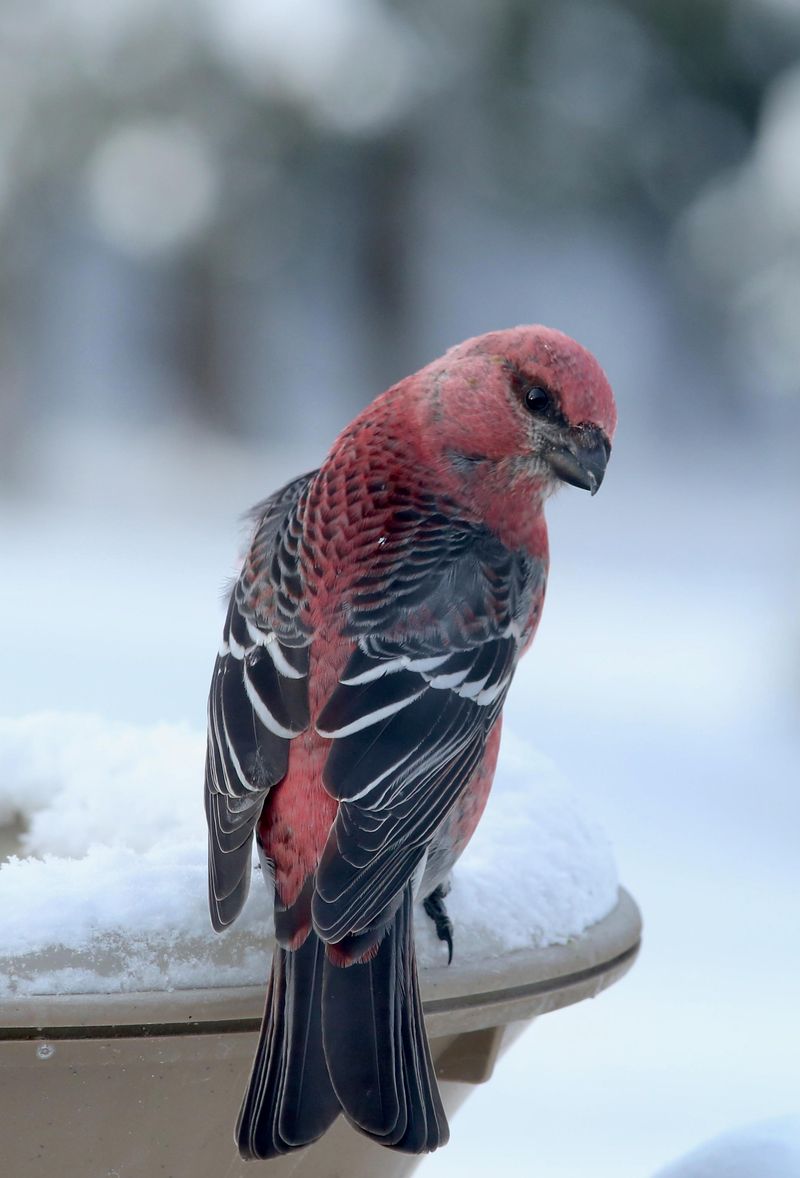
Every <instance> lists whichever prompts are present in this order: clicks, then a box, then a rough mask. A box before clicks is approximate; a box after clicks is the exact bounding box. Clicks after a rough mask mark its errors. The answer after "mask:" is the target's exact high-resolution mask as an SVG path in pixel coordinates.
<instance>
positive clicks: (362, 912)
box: [313, 514, 545, 947]
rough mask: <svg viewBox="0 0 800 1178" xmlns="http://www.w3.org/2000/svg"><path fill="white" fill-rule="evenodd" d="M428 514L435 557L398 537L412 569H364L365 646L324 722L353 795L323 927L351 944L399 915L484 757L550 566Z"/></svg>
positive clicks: (325, 871)
mask: <svg viewBox="0 0 800 1178" xmlns="http://www.w3.org/2000/svg"><path fill="white" fill-rule="evenodd" d="M423 525H424V533H423V536H422V541H421V546H422V550H423V551H424V552H425V553H426V559H425V560H424V561H422V562H418V563H417V564H416V565H415V564H414V562H413V560H411V559H404V555H403V551H402V549H401V548H399V547H398V548H396V550H395V552H394V553H393V556H392V559H393V560H394V561H395V562H396V565H397V566H399V567H395V566H392V565H390V566H389V567H388V568H387V570H386V572H385V574H384V576H383V578H382V580H381V577H380V576H379V574H378V573H377V572H375V571H372V572H371V573H369V574H368V575H367V576H366V577H364V578H362V582H361V585H362V586H363V589H362V590H361V591H360V592H359V593H357V594H356V595H354V598H353V602H352V609H351V615H350V619H349V632H350V633H353V634H356V635H358V646H357V648H356V650H355V652H354V653H353V655H352V657H351V658H350V660H349V662H348V665H347V667H346V668H345V671H344V673H343V674H342V676H341V681H340V683H339V685H338V687H337V688H336V689H335V690H334V692H333V693H332V695H331V697H330V699H329V700H328V702H327V703H326V705H325V707H324V708H323V710H322V712H321V714H320V715H319V717H318V719H317V728H318V731H319V732H320V733H321V734H322V735H324V736H327V737H330V738H331V740H332V746H331V751H330V753H329V755H328V759H327V762H326V765H325V770H324V782H325V786H326V788H327V789H328V791H329V792H330V793H331V794H332V795H333V796H334V797H335V798H337V799H338V800H339V802H340V805H339V813H338V816H337V819H336V822H335V824H334V828H333V830H332V832H331V835H330V838H329V840H328V845H327V847H326V849H325V853H324V855H323V857H322V860H321V862H320V866H319V869H318V871H317V882H316V894H315V896H314V900H313V915H314V924H315V927H316V928H317V930H318V932H319V934H320V936H322V937H323V938H324V939H325V940H327V941H330V942H334V943H341V944H343V945H346V944H348V943H349V942H350V941H354V942H357V943H358V945H359V947H360V946H361V945H362V943H363V941H364V937H365V934H367V933H368V932H369V931H370V930H373V931H374V934H375V935H374V938H373V939H377V938H378V937H379V936H380V933H381V929H382V928H383V927H384V926H385V925H386V924H387V923H388V921H390V920H391V919H392V918H393V917H394V915H395V913H396V912H397V910H398V906H399V904H400V902H401V898H402V895H403V893H404V888H405V885H406V884H407V882H408V880H409V879H410V878H411V877H412V876H413V875H414V872H415V871H417V869H418V868H419V866H420V864H421V863H422V861H423V859H424V857H425V854H426V851H427V848H428V845H429V844H430V842H431V840H432V839H433V836H434V834H435V833H436V830H437V829H438V827H439V826H440V825H441V823H442V822H443V821H444V819H445V818H446V816H447V814H448V812H449V811H450V809H451V808H452V807H453V805H454V803H455V802H456V800H457V799H458V797H459V795H460V793H461V791H462V790H463V789H464V787H465V785H466V784H467V782H468V781H469V779H470V777H471V775H472V773H473V772H474V770H475V769H476V767H477V766H478V765H479V763H480V761H481V758H482V756H483V753H484V749H485V744H486V739H487V737H488V734H489V732H490V731H491V729H492V727H493V726H494V724H495V722H496V720H497V717H498V715H499V714H500V711H501V709H502V706H503V702H504V700H505V695H506V692H507V690H508V687H509V684H510V682H511V677H512V675H513V671H514V667H515V664H516V660H517V657H518V654H519V650H520V647H521V646H522V644H523V643H524V642H525V641H526V639H527V636H528V635H527V632H526V627H527V626H528V624H529V619H530V617H531V615H532V612H533V605H534V602H535V600H536V599H537V596H541V594H542V592H543V588H544V577H545V570H544V567H543V566H542V565H541V564H540V563H539V562H536V561H534V560H532V559H531V558H530V557H529V556H527V554H525V553H522V552H518V553H510V552H509V551H508V550H507V549H506V548H504V546H503V545H502V544H501V543H500V541H499V540H498V539H497V538H496V537H494V536H493V535H492V534H491V533H490V532H488V530H487V529H486V528H484V527H480V526H476V525H468V524H462V525H454V524H453V522H452V521H451V520H449V519H447V517H445V516H443V515H439V514H434V515H433V516H430V517H427V518H424V517H423V519H422V522H421V524H420V527H423ZM408 551H409V552H410V553H412V554H413V553H414V552H416V551H417V549H416V548H415V541H414V537H413V535H412V536H409V537H408ZM428 551H431V552H434V553H438V557H437V558H431V559H428V557H427V553H428ZM365 582H367V583H366V585H365ZM364 590H365V591H364Z"/></svg>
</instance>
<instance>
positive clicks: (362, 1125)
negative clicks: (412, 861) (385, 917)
mask: <svg viewBox="0 0 800 1178" xmlns="http://www.w3.org/2000/svg"><path fill="white" fill-rule="evenodd" d="M412 920H413V916H412V897H411V890H410V887H409V888H408V889H407V891H406V894H405V896H404V897H403V903H402V904H401V906H400V908H399V909H398V911H397V913H396V914H395V916H394V918H393V920H392V923H391V924H390V925H389V928H388V931H387V933H386V934H385V936H384V937H383V939H382V940H381V942H380V944H379V947H378V951H377V953H376V955H375V956H374V957H373V958H372V960H371V961H368V962H365V963H356V964H354V965H350V966H346V967H342V966H337V965H333V964H332V963H331V962H330V961H328V960H327V959H326V958H325V954H324V946H323V943H322V942H321V941H320V940H319V938H318V937H317V936H316V934H315V933H313V932H312V933H310V934H309V936H308V938H307V939H306V941H305V943H304V944H303V946H302V947H301V948H300V949H297V950H295V951H290V950H285V949H281V948H277V947H276V949H275V957H274V959H273V965H272V975H271V977H270V982H269V988H268V991H267V1005H266V1010H265V1013H264V1022H263V1024H262V1027H261V1034H260V1036H259V1041H258V1048H257V1050H256V1057H255V1061H254V1064H253V1071H252V1074H251V1077H250V1083H249V1085H248V1089H247V1092H246V1094H245V1098H244V1103H243V1104H242V1109H241V1112H240V1113H239V1120H238V1121H237V1124H236V1142H237V1144H238V1147H239V1152H240V1153H241V1154H242V1156H243V1157H246V1158H272V1157H277V1156H278V1155H280V1154H283V1153H287V1152H288V1151H289V1150H291V1149H296V1148H298V1147H300V1146H303V1145H308V1144H309V1143H310V1142H311V1141H315V1140H316V1139H317V1138H318V1137H321V1136H322V1134H323V1133H324V1132H325V1131H326V1129H328V1127H329V1126H330V1125H331V1124H332V1123H333V1121H334V1120H335V1119H336V1117H337V1115H338V1114H339V1113H340V1112H343V1113H344V1115H345V1116H346V1117H347V1119H348V1120H349V1121H350V1122H351V1124H353V1125H354V1126H355V1128H356V1129H358V1130H360V1131H361V1132H362V1133H365V1134H366V1135H367V1136H368V1137H371V1138H372V1139H373V1140H374V1141H377V1142H379V1143H380V1144H381V1145H387V1146H390V1147H392V1148H394V1149H399V1150H403V1151H405V1152H407V1153H425V1152H427V1151H429V1150H433V1149H436V1148H437V1146H439V1145H444V1144H445V1142H446V1141H447V1139H448V1137H449V1131H448V1127H447V1119H446V1117H445V1114H444V1109H443V1107H442V1102H441V1098H440V1096H439V1089H438V1087H437V1084H436V1079H435V1076H434V1071H433V1063H432V1061H431V1055H430V1049H429V1047H428V1040H427V1037H426V1034H425V1026H424V1023H423V1019H422V1003H421V1000H420V994H419V982H418V980H417V965H416V956H415V952H414V933H413V925H412Z"/></svg>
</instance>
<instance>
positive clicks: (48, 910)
mask: <svg viewBox="0 0 800 1178" xmlns="http://www.w3.org/2000/svg"><path fill="white" fill-rule="evenodd" d="M204 751H205V737H204V735H203V734H202V733H198V732H193V731H190V730H188V729H186V728H181V727H177V726H174V725H158V726H155V727H144V726H142V727H139V726H134V725H127V724H119V723H109V722H107V721H104V720H101V719H98V718H96V717H93V716H85V715H69V714H61V713H40V714H35V715H31V716H27V717H23V718H20V719H0V823H3V822H9V821H10V820H12V819H13V818H15V817H18V818H19V819H21V821H22V823H23V825H24V827H25V833H24V834H23V836H22V851H23V853H25V854H26V855H27V857H26V858H19V857H17V856H12V857H11V858H10V859H9V860H8V861H7V862H5V863H3V864H2V865H0V946H1V947H2V949H0V952H1V953H2V956H0V994H9V993H17V994H24V993H40V994H41V993H90V992H93V991H96V990H104V991H126V990H141V989H171V988H175V987H191V986H204V985H246V984H250V983H258V982H261V981H262V980H263V978H264V975H265V971H266V956H267V954H266V946H267V945H268V943H269V931H270V924H271V919H270V912H269V909H270V905H269V901H268V897H267V889H266V888H264V887H263V885H262V884H261V880H260V878H258V875H259V873H258V871H257V870H256V871H255V874H256V876H257V878H256V879H255V880H254V884H255V886H254V887H253V888H252V889H251V893H250V897H249V899H248V902H247V904H246V906H245V909H244V911H243V913H242V915H241V917H240V918H239V920H238V921H237V923H236V925H235V926H234V928H233V929H232V930H230V931H228V932H226V933H225V934H222V935H218V934H215V933H213V931H212V930H211V927H210V924H209V919H208V913H207V907H206V832H205V819H204V815H203V804H202V788H201V783H202V776H203V757H204ZM616 898H617V878H616V871H615V867H614V862H613V858H612V855H611V851H610V848H609V845H608V843H607V841H606V839H605V837H604V835H603V834H602V832H601V831H600V829H599V828H598V827H597V826H596V825H595V823H594V822H592V821H591V820H589V819H587V818H586V817H585V816H584V815H582V814H581V812H580V810H579V808H578V807H577V805H576V803H575V800H574V798H573V797H572V795H571V793H570V791H569V789H568V788H567V787H566V785H565V784H564V783H563V781H561V780H560V779H559V778H558V776H557V774H556V773H555V771H554V769H553V767H552V765H551V764H550V763H549V762H548V761H546V760H545V759H544V758H542V757H541V756H540V755H539V754H538V753H537V752H535V750H533V749H531V748H530V747H529V746H527V745H526V744H524V743H522V742H520V741H518V740H515V739H513V736H512V735H511V734H508V733H507V734H506V736H505V738H504V748H503V752H502V754H501V758H500V766H499V769H498V774H497V780H496V783H495V787H494V790H493V793H492V797H491V799H490V801H489V805H488V807H487V810H486V814H485V815H484V818H483V820H482V822H481V825H480V826H479V828H478V832H477V834H476V835H475V838H474V839H473V841H472V843H471V845H470V847H469V848H468V850H467V851H466V852H465V854H464V856H463V857H462V859H461V861H460V862H459V864H458V866H457V868H456V872H455V876H454V885H453V890H452V892H451V894H450V897H449V900H448V909H449V911H450V914H451V916H452V918H453V920H454V923H455V925H456V938H457V940H456V952H457V958H456V960H457V961H461V962H463V961H468V960H470V959H473V958H475V957H477V956H484V955H487V954H488V955H497V954H500V953H502V952H504V951H507V950H513V949H521V948H526V947H531V946H544V945H551V944H561V943H564V942H565V941H567V940H568V939H569V938H570V937H572V936H575V935H577V934H579V933H581V932H582V931H583V930H584V929H585V928H587V927H588V926H589V925H590V924H593V923H595V922H596V921H597V920H600V919H601V918H602V917H603V916H605V915H606V914H607V913H608V912H609V911H610V910H611V909H612V908H613V907H614V904H615V903H616ZM417 923H418V927H419V926H422V927H421V928H420V931H419V938H418V940H419V946H420V958H421V960H422V962H423V963H427V964H434V963H441V962H442V961H443V960H444V957H443V954H444V952H445V951H444V948H443V946H442V945H441V944H440V943H439V942H437V941H436V938H435V936H434V935H433V931H432V928H431V927H429V922H428V920H427V918H425V917H424V916H423V917H422V918H421V919H420V920H418V922H417Z"/></svg>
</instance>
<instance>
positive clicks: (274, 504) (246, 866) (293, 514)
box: [205, 475, 312, 929]
mask: <svg viewBox="0 0 800 1178" xmlns="http://www.w3.org/2000/svg"><path fill="white" fill-rule="evenodd" d="M311 477H312V476H311V475H303V476H302V478H300V479H295V480H294V481H293V482H292V483H289V484H288V485H287V486H286V487H284V488H283V489H282V490H280V491H278V492H277V493H276V494H275V495H273V496H272V498H270V499H268V500H266V501H265V502H264V503H262V504H261V505H260V506H259V508H258V509H257V522H256V528H255V532H254V536H253V540H252V544H251V548H250V552H249V555H248V558H247V560H246V561H245V566H244V569H243V571H242V574H241V576H240V578H239V580H238V581H237V583H236V585H235V586H234V589H233V592H232V593H231V598H230V602H229V605H228V614H227V617H226V620H225V628H224V630H223V642H222V647H221V649H220V653H219V655H218V657H217V661H216V664H215V666H214V675H213V678H212V681H211V691H210V693H209V701H208V750H207V755H206V774H205V806H206V817H207V820H208V868H209V871H208V884H209V888H208V891H209V907H210V910H211V921H212V924H213V925H214V927H215V928H216V929H221V928H224V927H225V926H226V925H229V924H230V923H231V922H232V921H233V920H235V919H236V917H237V916H238V914H239V912H240V911H241V909H242V906H243V904H244V902H245V900H246V898H247V892H248V889H249V886H250V876H251V864H252V840H253V830H254V828H255V825H256V823H257V821H258V818H259V815H260V814H261V809H262V807H263V804H264V799H265V798H266V796H267V793H268V792H269V790H270V789H271V788H272V786H273V785H275V784H277V782H279V781H280V780H281V779H282V778H283V777H284V775H285V773H286V768H287V764H288V758H289V740H290V739H291V737H292V736H294V735H295V734H296V733H298V732H302V731H303V730H304V729H305V728H306V727H307V726H308V723H309V716H308V688H307V675H308V636H307V635H306V634H305V633H304V632H303V629H302V627H301V625H300V623H299V620H298V614H299V602H298V600H297V593H298V591H299V579H298V575H297V567H298V560H297V537H298V536H299V524H298V515H299V514H300V511H301V510H302V502H303V496H304V493H305V491H306V488H307V486H308V483H309V481H310V479H311ZM265 570H266V571H265ZM276 571H277V576H278V578H279V580H278V581H277V582H276V581H275V580H274V573H275V572H276Z"/></svg>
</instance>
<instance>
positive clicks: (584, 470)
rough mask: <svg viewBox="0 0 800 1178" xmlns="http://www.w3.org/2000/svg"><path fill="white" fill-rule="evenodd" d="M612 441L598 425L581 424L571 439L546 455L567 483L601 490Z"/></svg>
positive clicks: (585, 488) (555, 472)
mask: <svg viewBox="0 0 800 1178" xmlns="http://www.w3.org/2000/svg"><path fill="white" fill-rule="evenodd" d="M610 453H611V444H610V443H609V441H608V438H607V437H606V435H605V434H604V433H603V431H602V430H601V429H598V427H597V426H595V425H591V426H578V428H577V429H575V430H573V431H572V433H571V436H570V439H569V441H568V442H567V443H566V444H565V445H563V446H558V447H556V448H554V449H553V450H551V451H550V452H549V453H548V454H547V461H548V462H549V463H550V466H551V467H552V469H553V472H554V474H556V475H558V477H559V478H560V479H562V480H563V481H564V482H565V483H571V484H572V486H573V487H580V488H581V489H582V490H584V491H590V492H591V493H592V495H594V494H595V492H596V491H599V489H600V484H601V483H602V481H603V475H604V474H605V473H606V466H607V465H608V456H609V454H610Z"/></svg>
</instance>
